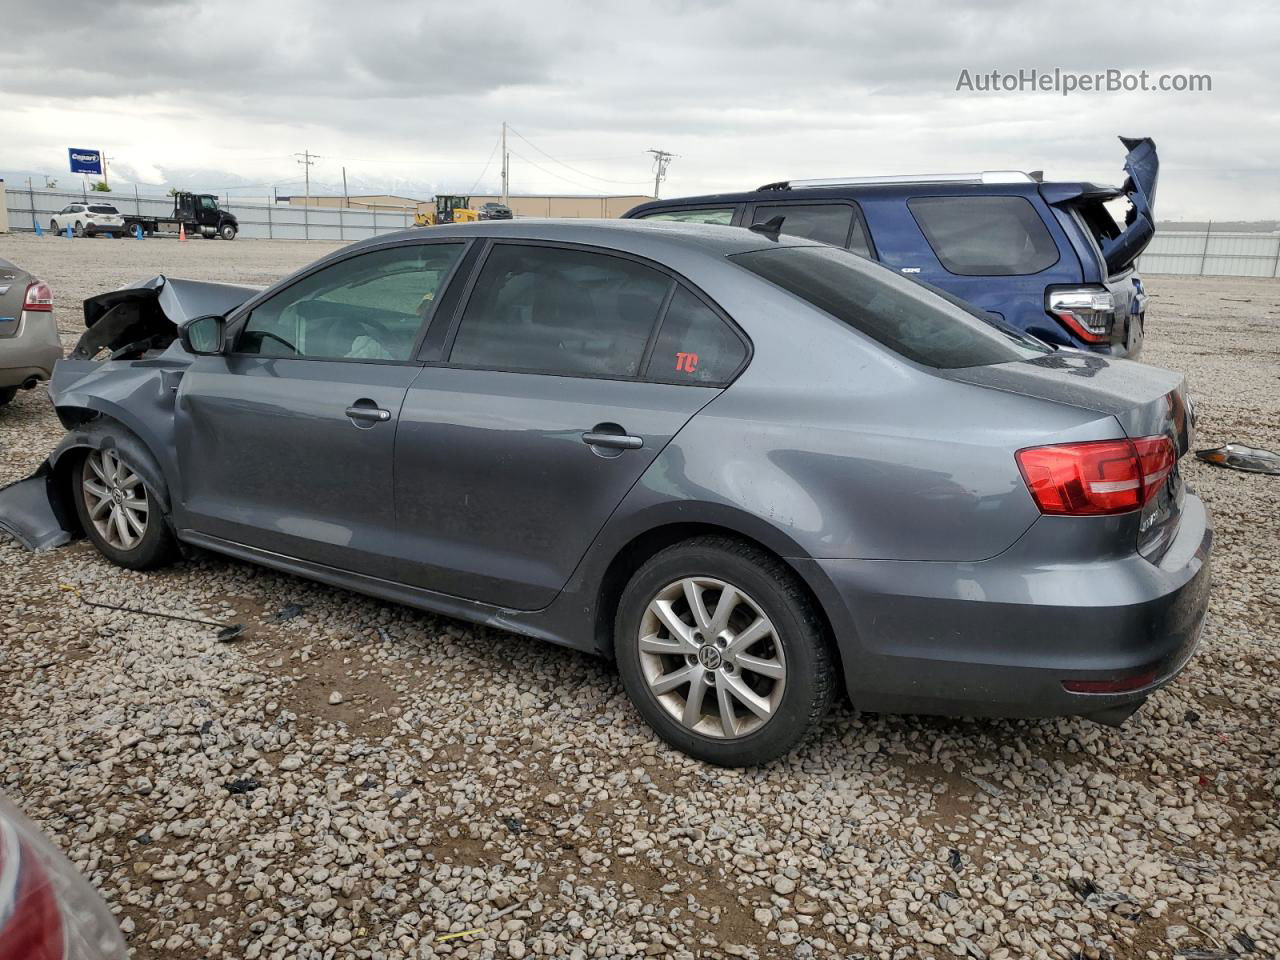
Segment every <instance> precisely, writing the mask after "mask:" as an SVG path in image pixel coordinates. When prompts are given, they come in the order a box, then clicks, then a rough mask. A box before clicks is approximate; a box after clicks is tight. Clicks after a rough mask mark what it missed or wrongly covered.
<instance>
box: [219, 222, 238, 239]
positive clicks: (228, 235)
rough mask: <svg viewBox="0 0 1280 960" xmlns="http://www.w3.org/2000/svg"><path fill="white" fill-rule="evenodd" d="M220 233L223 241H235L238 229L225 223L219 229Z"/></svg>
mask: <svg viewBox="0 0 1280 960" xmlns="http://www.w3.org/2000/svg"><path fill="white" fill-rule="evenodd" d="M218 233H219V234H220V235H221V236H222V239H223V240H234V239H235V238H236V228H235V227H233V226H232V225H231V224H229V223H224V224H223V225H222V226H221V227H219V228H218Z"/></svg>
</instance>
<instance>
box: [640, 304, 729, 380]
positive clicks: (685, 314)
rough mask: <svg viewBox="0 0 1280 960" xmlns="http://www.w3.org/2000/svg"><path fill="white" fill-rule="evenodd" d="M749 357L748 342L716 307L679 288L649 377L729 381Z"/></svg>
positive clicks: (663, 321) (651, 364)
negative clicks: (745, 341) (717, 311)
mask: <svg viewBox="0 0 1280 960" xmlns="http://www.w3.org/2000/svg"><path fill="white" fill-rule="evenodd" d="M746 359H747V345H746V343H744V342H743V340H742V338H741V337H740V336H738V334H737V332H736V331H734V329H733V328H732V327H730V326H729V324H728V323H727V322H726V321H725V320H723V319H722V318H721V317H720V315H719V314H718V313H716V311H715V310H713V309H712V308H711V307H710V306H708V305H707V304H706V303H704V302H703V301H702V300H701V299H700V298H699V297H698V296H697V295H696V294H694V293H693V292H692V291H690V290H688V289H686V288H685V287H683V286H681V287H677V288H676V292H675V295H674V296H673V297H672V298H671V305H670V306H669V307H668V308H667V313H666V316H665V317H663V320H662V329H661V331H659V333H658V339H657V342H656V343H655V344H654V348H653V354H652V355H651V356H650V357H649V365H648V367H647V368H646V369H645V376H646V377H647V378H648V379H650V380H662V381H664V382H668V383H697V384H707V385H718V384H724V383H728V382H729V381H730V380H732V379H733V377H734V375H735V374H736V373H737V372H738V370H739V369H740V368H741V367H742V364H743V362H744V361H745V360H746Z"/></svg>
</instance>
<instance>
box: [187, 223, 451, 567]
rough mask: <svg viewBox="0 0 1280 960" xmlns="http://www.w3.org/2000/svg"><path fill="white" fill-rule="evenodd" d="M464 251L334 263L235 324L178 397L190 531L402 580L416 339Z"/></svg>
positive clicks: (406, 251) (380, 253) (446, 247)
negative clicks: (399, 490) (407, 406)
mask: <svg viewBox="0 0 1280 960" xmlns="http://www.w3.org/2000/svg"><path fill="white" fill-rule="evenodd" d="M463 249H464V244H463V243H460V242H455V243H415V244H405V243H402V244H397V245H395V246H391V247H387V248H384V249H381V250H376V251H372V252H368V253H361V254H359V255H357V256H353V257H349V258H347V259H344V260H341V261H338V262H336V263H333V264H330V265H327V266H325V267H323V268H321V269H319V270H317V271H315V272H313V273H311V274H309V275H307V276H305V277H303V278H301V279H299V280H298V281H296V282H295V283H293V284H291V285H290V286H288V287H287V288H285V289H284V290H282V291H280V292H279V293H277V294H275V295H274V296H272V297H270V298H268V299H266V300H264V301H262V302H260V303H258V304H256V305H255V306H253V308H252V310H251V312H249V313H248V314H246V315H245V316H243V317H236V318H235V319H234V320H233V322H232V323H231V325H230V326H231V330H230V332H229V337H230V338H231V339H232V342H233V346H232V347H231V349H230V351H229V352H228V353H227V354H226V355H223V356H211V357H200V358H198V359H197V360H196V362H195V363H193V364H192V366H191V367H190V368H189V369H188V371H187V372H186V374H185V376H184V377H183V380H182V382H181V385H180V387H179V391H178V404H177V435H178V454H179V467H180V475H181V485H182V498H183V504H182V505H183V511H182V512H183V514H184V515H185V517H186V522H187V523H188V524H189V526H190V528H191V529H192V530H194V531H195V532H196V533H199V534H204V535H205V536H210V537H215V538H217V539H219V540H222V541H230V542H232V543H238V544H243V545H246V546H250V547H253V548H256V549H259V550H265V551H269V552H271V553H276V554H281V555H284V556H287V557H294V558H298V559H301V560H306V561H309V562H312V563H318V564H323V565H325V566H329V567H336V568H339V569H344V570H352V571H357V572H360V573H364V574H367V575H369V576H375V577H383V578H390V577H393V576H394V574H395V570H394V564H393V562H392V561H391V560H390V559H389V557H390V555H391V554H393V553H394V550H393V548H392V547H390V546H389V543H388V541H389V540H390V539H391V538H393V537H394V535H395V510H394V505H393V488H392V480H391V477H392V456H393V451H394V446H395V436H396V428H397V424H398V422H399V417H400V409H401V406H402V404H403V402H404V396H405V391H406V389H407V388H408V386H409V384H410V383H411V382H412V381H413V379H414V377H415V376H416V375H417V373H418V371H419V369H420V366H419V364H418V363H417V361H416V360H414V359H413V358H414V357H415V354H416V351H417V348H418V343H419V337H420V335H421V332H422V330H423V328H424V326H425V322H426V320H427V319H429V317H430V314H431V311H432V308H433V306H434V303H435V297H436V294H437V293H438V292H439V291H440V290H441V289H442V288H443V286H444V285H445V284H446V283H447V280H448V277H449V276H450V274H451V272H452V271H453V269H454V267H455V265H456V264H457V262H458V260H459V259H460V257H461V255H462V252H463Z"/></svg>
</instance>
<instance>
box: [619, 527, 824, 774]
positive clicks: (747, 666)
mask: <svg viewBox="0 0 1280 960" xmlns="http://www.w3.org/2000/svg"><path fill="white" fill-rule="evenodd" d="M614 645H615V649H616V653H617V657H618V669H619V672H620V674H621V675H622V681H623V685H624V686H625V687H626V690H627V694H628V695H629V696H630V698H631V701H632V702H633V703H634V704H635V706H636V708H637V709H638V710H639V711H640V713H641V715H642V716H643V717H644V718H645V720H647V721H648V723H649V725H650V726H652V727H653V729H654V730H655V731H656V732H657V734H658V735H659V736H660V737H662V739H664V740H666V741H667V742H668V743H670V744H671V745H672V746H675V747H677V748H679V749H680V750H683V751H684V752H685V753H688V754H690V755H691V756H694V757H697V758H698V759H700V760H706V761H708V762H709V763H715V764H719V765H721V766H746V765H751V764H758V763H764V762H765V761H768V760H772V759H774V758H775V757H779V756H781V755H782V754H784V753H787V752H788V751H790V750H791V749H792V748H794V747H795V746H796V745H797V744H799V743H800V742H801V741H802V740H803V739H804V738H805V736H806V735H807V734H809V733H810V732H811V731H812V730H813V729H814V727H816V726H817V724H818V723H819V721H821V719H822V717H823V716H825V714H826V713H827V711H828V710H829V709H830V707H831V702H832V699H833V698H834V693H835V684H834V680H833V677H834V673H833V657H832V654H831V648H830V644H829V643H828V640H827V637H826V633H825V630H824V627H823V624H822V621H821V619H820V618H819V616H818V615H817V612H816V611H815V610H814V608H813V604H812V602H811V601H810V599H809V597H808V595H807V594H806V593H805V591H804V589H803V588H802V586H801V585H800V583H799V581H798V580H797V579H796V577H795V575H794V573H792V571H791V570H790V569H789V568H787V567H786V566H785V565H784V564H783V563H782V562H781V561H780V560H778V559H777V558H776V557H773V556H771V555H770V554H768V553H766V552H764V551H763V550H760V549H759V548H756V547H753V546H750V545H747V544H744V543H740V542H738V541H735V540H731V539H728V538H724V537H703V538H698V539H695V540H688V541H685V542H684V543H680V544H677V545H675V546H673V547H669V548H667V549H666V550H663V551H662V552H660V553H658V554H657V555H655V556H654V557H652V558H651V559H650V560H649V561H648V562H647V563H645V564H644V566H642V567H641V568H640V570H638V571H637V572H636V574H635V576H634V577H632V579H631V582H630V583H629V584H628V585H627V588H626V590H625V591H624V592H623V596H622V600H621V603H620V604H619V609H618V616H617V633H616V636H615V644H614Z"/></svg>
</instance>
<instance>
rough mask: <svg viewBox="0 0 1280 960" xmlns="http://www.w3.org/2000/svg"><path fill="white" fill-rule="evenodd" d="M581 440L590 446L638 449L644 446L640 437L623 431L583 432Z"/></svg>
mask: <svg viewBox="0 0 1280 960" xmlns="http://www.w3.org/2000/svg"><path fill="white" fill-rule="evenodd" d="M582 442H583V443H585V444H586V445H587V446H590V447H610V448H612V449H614V450H639V449H640V448H641V447H643V446H644V439H643V438H642V437H633V436H630V435H629V434H625V433H594V432H592V433H584V434H583V435H582Z"/></svg>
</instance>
